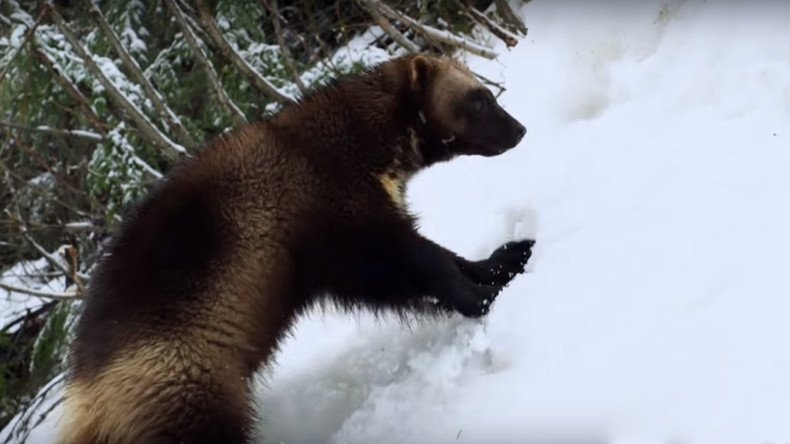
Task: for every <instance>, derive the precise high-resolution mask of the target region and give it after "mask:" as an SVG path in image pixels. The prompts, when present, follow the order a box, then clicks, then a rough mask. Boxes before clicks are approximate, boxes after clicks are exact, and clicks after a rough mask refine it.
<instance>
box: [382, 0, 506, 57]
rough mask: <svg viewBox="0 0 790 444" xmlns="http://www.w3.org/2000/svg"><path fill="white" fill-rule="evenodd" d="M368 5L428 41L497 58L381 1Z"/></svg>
mask: <svg viewBox="0 0 790 444" xmlns="http://www.w3.org/2000/svg"><path fill="white" fill-rule="evenodd" d="M368 3H369V4H370V5H371V6H373V7H375V8H377V9H378V10H379V11H381V12H382V13H383V14H384V15H386V16H387V17H389V18H390V19H392V20H400V21H401V22H403V24H404V25H406V26H408V27H410V28H412V29H413V30H415V31H417V32H419V33H420V34H422V35H423V36H425V37H426V38H428V39H433V40H436V41H438V42H442V43H445V44H448V45H453V46H457V47H459V48H462V49H465V50H467V51H469V52H470V53H472V54H475V55H478V56H480V57H485V58H487V59H494V58H496V56H497V54H496V52H494V51H492V50H491V48H487V47H485V46H483V45H481V44H479V43H475V42H473V41H471V40H469V39H467V38H464V37H461V36H459V35H456V34H453V33H452V32H449V31H444V30H441V29H436V28H434V27H433V26H428V25H425V24H422V23H420V22H418V21H417V20H415V19H413V18H411V17H409V16H408V15H406V14H403V13H401V12H398V11H396V10H394V9H392V8H391V7H390V6H389V5H387V4H385V3H384V2H382V1H381V0H368Z"/></svg>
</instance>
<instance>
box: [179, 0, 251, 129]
mask: <svg viewBox="0 0 790 444" xmlns="http://www.w3.org/2000/svg"><path fill="white" fill-rule="evenodd" d="M165 4H166V5H167V8H168V9H170V13H171V14H173V17H175V19H176V22H177V23H178V27H179V28H181V33H182V34H183V36H184V38H185V39H186V41H187V44H188V45H189V47H190V48H191V49H192V54H193V55H194V57H195V61H197V63H198V65H200V66H201V67H202V68H203V71H204V72H205V73H206V77H208V80H209V84H211V88H212V89H213V90H214V94H215V95H216V96H217V100H218V101H219V103H220V105H222V107H223V108H225V110H227V111H228V113H230V116H231V119H232V120H233V123H234V124H236V125H243V124H245V123H247V118H246V117H245V116H244V113H243V112H241V110H240V109H239V107H238V106H236V104H235V103H233V100H231V98H230V97H229V96H228V94H227V93H226V92H225V89H224V88H223V87H222V84H220V81H219V76H218V75H217V72H216V71H214V67H213V66H211V63H210V62H209V60H208V57H206V54H205V53H204V52H203V49H202V48H201V47H200V44H199V43H198V38H197V36H195V34H194V33H193V32H192V29H191V28H190V27H189V24H188V23H187V20H186V18H185V17H184V13H183V12H182V11H181V8H179V7H178V5H176V3H175V1H174V0H165Z"/></svg>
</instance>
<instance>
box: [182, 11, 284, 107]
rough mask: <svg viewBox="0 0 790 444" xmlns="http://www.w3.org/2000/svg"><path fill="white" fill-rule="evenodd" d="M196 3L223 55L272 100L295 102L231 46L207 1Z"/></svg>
mask: <svg viewBox="0 0 790 444" xmlns="http://www.w3.org/2000/svg"><path fill="white" fill-rule="evenodd" d="M168 1H171V0H168ZM196 4H197V9H198V14H199V17H200V23H201V24H202V25H203V28H205V31H206V34H208V36H209V38H210V39H211V41H212V42H213V43H214V45H215V46H216V47H217V48H218V49H219V51H220V53H221V54H222V56H223V57H224V58H226V59H228V60H229V61H230V62H231V63H233V64H234V65H236V68H238V70H239V71H241V72H242V74H244V75H245V76H246V77H247V78H248V79H249V80H250V82H252V84H253V85H255V87H256V88H257V89H258V90H260V91H261V92H263V93H264V94H266V95H267V96H268V97H270V98H271V99H272V100H275V101H277V102H279V103H290V102H293V99H292V98H291V97H288V96H287V95H285V94H283V93H282V92H280V91H279V90H278V89H277V87H276V86H274V85H273V84H272V83H271V82H269V81H268V80H266V79H265V78H264V77H263V76H262V75H261V74H260V73H258V72H257V71H256V70H255V68H253V67H252V66H250V64H249V63H247V61H246V60H244V58H243V57H242V56H241V54H239V53H238V51H236V50H235V49H234V48H233V46H231V44H230V42H228V41H227V39H225V36H223V35H222V31H220V29H219V27H218V26H217V23H216V22H215V21H214V17H212V16H211V10H210V9H209V7H208V5H207V4H206V2H205V1H203V0H196Z"/></svg>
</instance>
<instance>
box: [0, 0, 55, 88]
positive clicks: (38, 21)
mask: <svg viewBox="0 0 790 444" xmlns="http://www.w3.org/2000/svg"><path fill="white" fill-rule="evenodd" d="M51 10H52V5H50V4H49V3H45V4H44V6H43V7H42V8H41V14H39V15H38V18H37V19H36V22H35V23H34V24H33V26H31V27H30V29H28V30H27V33H25V38H24V40H22V43H20V44H19V47H18V48H16V52H14V54H13V55H12V56H11V58H10V59H8V63H7V64H6V65H5V66H4V67H3V69H2V71H0V83H3V79H4V78H5V75H6V74H8V71H10V70H11V65H13V63H14V59H16V56H18V55H19V53H20V52H22V48H24V47H25V45H26V44H27V43H28V42H29V41H31V40H32V39H33V35H34V34H35V33H36V29H38V25H40V24H41V22H42V21H43V20H44V18H45V17H46V16H47V15H48V14H49V12H50V11H51Z"/></svg>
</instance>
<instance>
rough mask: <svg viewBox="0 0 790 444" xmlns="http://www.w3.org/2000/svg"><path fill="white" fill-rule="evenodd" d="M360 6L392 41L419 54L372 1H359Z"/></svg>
mask: <svg viewBox="0 0 790 444" xmlns="http://www.w3.org/2000/svg"><path fill="white" fill-rule="evenodd" d="M359 2H360V3H361V4H362V6H363V7H364V8H365V9H366V10H367V11H368V14H370V16H371V17H372V18H373V21H375V22H376V24H377V25H379V27H380V28H381V30H382V31H384V32H385V33H386V34H387V35H388V36H390V38H391V39H392V40H394V41H395V42H396V43H397V44H399V45H400V46H402V47H403V48H404V49H405V50H406V51H409V52H410V53H416V52H420V48H419V47H418V46H417V45H416V44H415V43H414V42H412V41H411V40H409V39H408V38H406V36H405V35H403V34H402V33H401V32H400V31H398V30H397V29H396V28H395V26H393V25H392V23H390V22H389V20H387V18H386V17H384V16H383V15H382V14H381V12H379V10H378V8H377V7H376V5H375V4H374V3H375V2H374V1H372V0H359Z"/></svg>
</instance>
